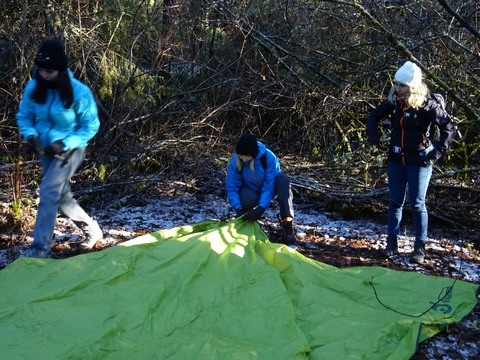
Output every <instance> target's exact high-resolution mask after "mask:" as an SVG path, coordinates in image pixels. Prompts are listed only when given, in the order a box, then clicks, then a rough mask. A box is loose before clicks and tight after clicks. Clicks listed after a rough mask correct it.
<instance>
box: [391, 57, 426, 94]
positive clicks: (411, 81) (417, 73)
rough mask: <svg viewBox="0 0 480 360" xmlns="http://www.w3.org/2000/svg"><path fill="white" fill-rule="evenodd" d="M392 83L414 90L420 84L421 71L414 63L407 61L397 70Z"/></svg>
mask: <svg viewBox="0 0 480 360" xmlns="http://www.w3.org/2000/svg"><path fill="white" fill-rule="evenodd" d="M393 81H395V82H399V83H401V84H405V85H407V86H409V87H411V88H414V89H415V88H417V87H419V86H420V85H421V84H422V69H420V68H419V67H418V66H417V65H415V64H414V63H412V62H410V61H407V62H406V63H405V64H403V65H402V67H401V68H400V69H398V70H397V72H396V73H395V78H394V79H393Z"/></svg>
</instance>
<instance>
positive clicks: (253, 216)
mask: <svg viewBox="0 0 480 360" xmlns="http://www.w3.org/2000/svg"><path fill="white" fill-rule="evenodd" d="M264 212H265V208H264V207H263V206H255V207H254V208H253V210H250V211H249V212H247V213H246V214H245V216H244V219H245V220H250V221H256V220H259V219H260V218H261V217H262V215H263V213H264Z"/></svg>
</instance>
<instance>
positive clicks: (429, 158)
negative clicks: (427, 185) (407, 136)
mask: <svg viewBox="0 0 480 360" xmlns="http://www.w3.org/2000/svg"><path fill="white" fill-rule="evenodd" d="M433 150H435V148H434V147H433V145H430V146H429V147H428V148H426V149H425V150H422V151H420V156H421V157H422V159H423V162H424V164H425V165H432V164H433V163H434V162H435V160H436V159H435V152H434V151H433Z"/></svg>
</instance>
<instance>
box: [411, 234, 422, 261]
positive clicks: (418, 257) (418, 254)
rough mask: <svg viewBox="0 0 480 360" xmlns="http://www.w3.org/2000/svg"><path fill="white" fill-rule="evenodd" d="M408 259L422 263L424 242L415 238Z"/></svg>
mask: <svg viewBox="0 0 480 360" xmlns="http://www.w3.org/2000/svg"><path fill="white" fill-rule="evenodd" d="M410 261H412V262H414V263H417V264H423V262H424V261H425V243H424V242H423V241H420V240H415V243H414V244H413V253H412V254H411V255H410Z"/></svg>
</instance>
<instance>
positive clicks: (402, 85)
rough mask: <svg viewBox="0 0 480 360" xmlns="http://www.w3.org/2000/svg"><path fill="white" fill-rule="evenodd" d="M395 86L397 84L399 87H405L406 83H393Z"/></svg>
mask: <svg viewBox="0 0 480 360" xmlns="http://www.w3.org/2000/svg"><path fill="white" fill-rule="evenodd" d="M393 84H394V85H395V86H398V87H401V88H404V87H407V86H408V85H405V84H401V83H398V82H396V83H393Z"/></svg>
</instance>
